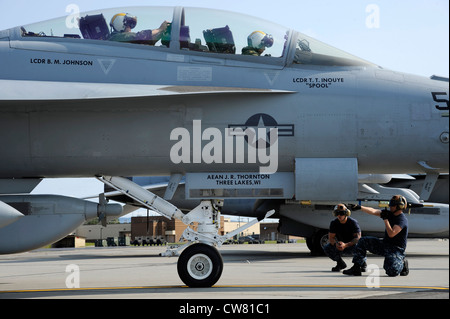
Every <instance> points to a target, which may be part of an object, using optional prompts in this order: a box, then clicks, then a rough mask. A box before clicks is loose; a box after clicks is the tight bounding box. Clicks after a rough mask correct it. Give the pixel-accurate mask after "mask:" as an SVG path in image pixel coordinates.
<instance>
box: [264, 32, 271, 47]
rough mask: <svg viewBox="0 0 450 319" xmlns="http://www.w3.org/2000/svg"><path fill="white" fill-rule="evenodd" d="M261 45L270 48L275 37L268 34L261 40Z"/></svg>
mask: <svg viewBox="0 0 450 319" xmlns="http://www.w3.org/2000/svg"><path fill="white" fill-rule="evenodd" d="M261 43H262V44H263V45H264V46H265V47H266V48H270V47H271V46H272V45H273V37H272V35H271V34H266V36H265V37H264V38H263V39H262V40H261Z"/></svg>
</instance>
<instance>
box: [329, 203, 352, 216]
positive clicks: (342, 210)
mask: <svg viewBox="0 0 450 319" xmlns="http://www.w3.org/2000/svg"><path fill="white" fill-rule="evenodd" d="M341 214H343V215H345V216H347V217H348V216H350V215H351V214H352V212H351V211H350V209H348V208H347V206H345V205H344V204H338V205H336V206H334V210H333V215H334V216H335V217H337V216H339V215H341Z"/></svg>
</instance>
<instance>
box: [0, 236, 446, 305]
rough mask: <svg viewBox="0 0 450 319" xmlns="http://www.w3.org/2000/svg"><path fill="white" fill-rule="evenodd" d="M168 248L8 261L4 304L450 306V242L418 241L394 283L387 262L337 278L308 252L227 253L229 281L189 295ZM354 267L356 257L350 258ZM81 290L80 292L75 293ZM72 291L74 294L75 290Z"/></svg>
mask: <svg viewBox="0 0 450 319" xmlns="http://www.w3.org/2000/svg"><path fill="white" fill-rule="evenodd" d="M163 251H165V247H134V246H130V247H87V248H76V249H39V250H35V251H31V252H27V253H21V254H15V255H0V299H21V298H26V299H52V298H57V299H88V298H89V299H92V298H95V299H116V298H117V299H185V298H188V299H189V300H195V299H227V300H228V299H242V300H244V299H246V300H259V301H260V302H262V300H269V299H270V300H273V299H280V300H281V299H366V298H367V299H380V298H383V299H449V242H448V240H440V239H410V240H409V241H408V248H407V258H408V260H409V268H410V274H409V275H408V276H405V277H394V278H392V277H388V276H387V275H386V274H385V273H384V270H383V269H382V266H383V258H382V257H379V256H374V255H370V254H369V255H368V261H367V263H368V265H369V270H368V272H366V273H364V274H363V276H361V277H349V276H346V275H343V274H342V273H334V272H331V268H332V267H333V266H334V265H335V263H334V262H333V261H331V260H330V259H328V258H327V257H314V256H311V255H310V253H309V250H308V249H307V247H306V244H303V243H298V244H265V245H226V246H223V247H221V248H220V252H221V253H222V257H223V260H224V270H223V274H222V277H221V279H220V280H219V281H218V282H217V284H216V285H215V286H214V287H212V288H188V287H185V286H184V284H183V283H182V281H181V280H180V279H179V277H178V274H177V260H178V258H176V257H170V258H169V257H160V256H159V253H161V252H163ZM344 260H345V261H346V262H347V265H348V266H349V267H350V266H351V257H344ZM78 284H79V288H72V287H73V286H75V287H77V286H78ZM68 287H69V288H68Z"/></svg>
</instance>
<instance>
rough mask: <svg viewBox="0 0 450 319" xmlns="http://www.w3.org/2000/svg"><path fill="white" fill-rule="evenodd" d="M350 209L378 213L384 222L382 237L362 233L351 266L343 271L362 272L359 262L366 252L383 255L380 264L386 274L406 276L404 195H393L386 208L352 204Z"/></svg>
mask: <svg viewBox="0 0 450 319" xmlns="http://www.w3.org/2000/svg"><path fill="white" fill-rule="evenodd" d="M351 207H352V209H353V210H358V209H361V210H362V211H363V212H365V213H367V214H370V215H374V216H378V217H381V218H382V219H383V222H384V225H385V232H384V238H383V239H379V238H375V237H362V238H361V239H360V240H359V242H358V244H357V245H356V247H355V251H354V255H353V264H354V265H353V267H352V268H350V269H348V270H344V271H343V273H344V274H346V275H351V276H361V270H360V266H361V265H363V264H364V262H365V261H366V252H367V251H370V252H371V253H373V254H376V255H381V256H384V264H383V268H384V270H385V271H386V274H387V275H388V276H392V277H394V276H398V275H400V276H407V275H408V274H409V268H408V261H407V260H406V258H405V250H406V243H407V238H408V219H407V218H406V216H405V214H404V213H403V210H404V209H406V207H407V202H406V198H405V197H403V196H401V195H395V196H393V197H392V198H391V200H390V201H389V210H386V209H385V210H383V211H381V210H378V209H374V208H371V207H365V206H360V205H352V206H351Z"/></svg>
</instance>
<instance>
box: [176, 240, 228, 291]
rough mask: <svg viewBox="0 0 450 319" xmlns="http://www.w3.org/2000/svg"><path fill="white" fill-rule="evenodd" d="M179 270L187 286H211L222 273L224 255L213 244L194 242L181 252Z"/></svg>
mask: <svg viewBox="0 0 450 319" xmlns="http://www.w3.org/2000/svg"><path fill="white" fill-rule="evenodd" d="M177 270H178V275H179V276H180V279H181V280H182V281H183V282H184V283H185V284H186V286H189V287H211V286H213V285H214V284H215V283H216V282H217V281H218V280H219V278H220V276H221V275H222V270H223V260H222V256H221V255H220V253H219V251H218V250H217V249H216V248H214V247H213V246H210V245H207V244H201V243H200V244H193V245H191V246H189V247H187V248H186V249H185V250H184V251H183V252H182V253H181V255H180V257H179V258H178V264H177Z"/></svg>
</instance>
